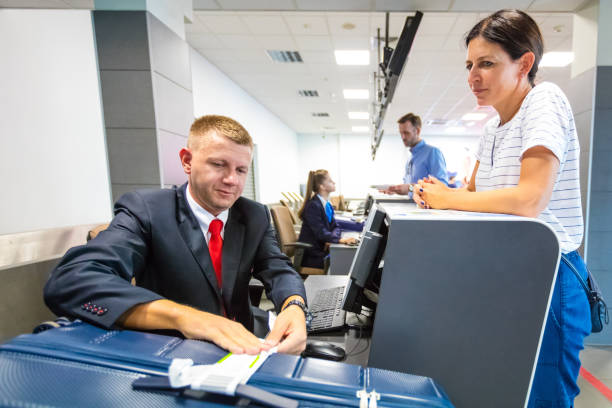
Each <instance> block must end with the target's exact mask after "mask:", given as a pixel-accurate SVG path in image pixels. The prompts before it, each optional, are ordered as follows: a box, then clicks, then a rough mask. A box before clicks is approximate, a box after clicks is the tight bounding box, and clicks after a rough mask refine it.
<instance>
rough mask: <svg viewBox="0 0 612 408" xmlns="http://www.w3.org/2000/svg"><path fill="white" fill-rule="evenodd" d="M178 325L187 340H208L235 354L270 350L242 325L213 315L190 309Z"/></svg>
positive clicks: (182, 316) (180, 318)
mask: <svg viewBox="0 0 612 408" xmlns="http://www.w3.org/2000/svg"><path fill="white" fill-rule="evenodd" d="M302 314H303V313H302ZM177 323H178V327H179V330H180V331H181V333H183V335H184V336H185V337H186V338H188V339H201V340H208V341H211V342H213V343H215V344H216V345H217V346H219V347H221V348H223V349H225V350H228V351H229V352H231V353H234V354H244V353H246V354H258V353H259V352H261V351H262V350H267V349H269V348H270V347H268V346H266V345H265V344H263V343H261V341H260V340H259V339H258V338H257V337H255V335H254V334H253V333H251V332H250V331H248V330H247V329H246V328H245V327H244V326H243V325H242V324H240V323H237V322H234V321H232V320H229V319H226V318H225V317H222V316H218V315H215V314H212V313H206V312H202V311H199V310H196V309H191V308H190V310H187V311H185V312H184V313H183V314H182V315H181V316H180V317H179V319H178V321H177Z"/></svg>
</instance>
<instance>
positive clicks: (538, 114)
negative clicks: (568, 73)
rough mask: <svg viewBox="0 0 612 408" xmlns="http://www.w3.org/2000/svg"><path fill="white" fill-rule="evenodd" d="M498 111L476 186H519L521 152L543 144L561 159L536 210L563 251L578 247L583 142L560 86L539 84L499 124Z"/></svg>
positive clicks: (482, 149) (483, 141)
mask: <svg viewBox="0 0 612 408" xmlns="http://www.w3.org/2000/svg"><path fill="white" fill-rule="evenodd" d="M499 120H500V119H499V116H497V117H495V118H493V119H491V120H490V121H489V122H488V123H487V124H486V126H485V131H484V134H483V136H482V137H481V138H480V145H479V147H478V152H477V154H476V159H477V160H479V161H480V164H479V166H478V172H477V173H476V191H486V190H494V189H500V188H505V187H512V186H516V185H517V184H518V181H519V176H520V172H521V159H522V156H523V153H525V151H527V150H528V149H530V148H532V147H534V146H544V147H546V148H547V149H549V150H550V151H551V152H552V153H553V154H554V155H555V156H557V158H558V159H559V163H560V164H559V172H558V173H557V176H556V180H555V185H554V187H553V192H552V195H551V197H550V201H549V202H548V205H547V206H546V208H545V209H544V210H543V211H542V212H541V213H540V215H539V216H538V218H539V219H541V220H542V221H544V222H546V223H547V224H548V225H549V226H550V227H551V228H552V229H553V230H554V231H555V233H556V234H557V238H558V239H559V243H560V246H561V252H562V253H568V252H571V251H574V250H576V249H577V248H578V247H579V246H580V243H581V242H582V235H583V230H584V228H583V222H582V206H581V200H580V177H579V160H578V159H579V157H580V146H579V144H578V137H577V135H576V126H575V125H574V115H573V114H572V109H571V107H570V104H569V102H568V100H567V98H566V97H565V95H564V94H563V91H561V89H560V88H559V87H558V86H557V85H555V84H553V83H550V82H543V83H541V84H538V85H537V86H535V87H534V88H533V89H532V90H531V91H530V92H529V93H528V94H527V96H526V97H525V99H524V100H523V103H522V104H521V107H520V109H519V111H518V112H517V113H516V115H514V117H513V118H512V120H510V121H509V122H508V123H505V124H504V125H503V126H499Z"/></svg>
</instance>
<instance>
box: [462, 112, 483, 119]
mask: <svg viewBox="0 0 612 408" xmlns="http://www.w3.org/2000/svg"><path fill="white" fill-rule="evenodd" d="M486 117H487V114H486V113H475V112H470V113H466V114H465V115H463V116H462V117H461V120H483V119H484V118H486Z"/></svg>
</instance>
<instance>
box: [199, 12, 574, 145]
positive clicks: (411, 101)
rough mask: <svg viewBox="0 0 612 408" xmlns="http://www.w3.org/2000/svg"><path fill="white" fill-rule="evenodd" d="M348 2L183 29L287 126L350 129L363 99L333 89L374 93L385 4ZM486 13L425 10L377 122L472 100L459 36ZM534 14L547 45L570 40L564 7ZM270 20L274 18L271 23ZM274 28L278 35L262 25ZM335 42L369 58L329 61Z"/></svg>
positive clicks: (219, 17)
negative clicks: (360, 8)
mask: <svg viewBox="0 0 612 408" xmlns="http://www.w3.org/2000/svg"><path fill="white" fill-rule="evenodd" d="M330 1H331V2H333V3H335V2H334V1H333V0H330ZM492 2H493V4H497V3H499V2H497V0H492ZM406 3H410V4H413V3H414V2H406ZM468 3H469V2H465V1H455V2H454V3H453V4H455V5H456V6H464V7H467V6H466V5H467V4H468ZM447 5H448V4H447ZM334 7H337V5H336V6H334ZM332 10H333V9H332ZM352 11H353V12H343V13H338V12H333V11H332V12H318V13H316V12H296V11H289V12H275V11H267V12H246V11H236V12H221V13H219V12H197V13H196V19H195V21H194V24H193V25H192V27H190V28H189V29H188V30H187V38H188V41H189V42H190V43H192V44H193V45H194V47H195V48H196V49H198V51H199V52H201V53H202V54H203V55H204V56H205V57H208V58H209V59H210V60H211V61H212V62H213V63H214V64H216V65H217V66H219V68H220V69H221V70H222V71H225V72H226V73H227V74H228V76H230V77H231V78H232V79H233V80H234V81H235V82H236V83H238V84H239V85H240V86H242V87H243V88H244V89H245V90H246V91H247V92H249V93H250V94H251V95H253V97H255V98H256V99H257V100H259V101H261V102H262V104H264V106H266V107H268V108H269V109H270V110H271V111H272V112H274V113H275V114H276V115H278V116H279V117H280V118H281V119H282V120H283V121H285V123H287V124H288V126H290V127H292V128H293V129H294V130H295V131H296V132H301V133H317V132H319V133H320V132H348V133H350V132H351V125H355V124H363V123H364V122H366V123H367V121H363V120H361V121H357V120H350V119H348V116H347V112H349V111H368V112H371V110H372V102H371V101H372V99H370V100H345V99H344V98H343V96H342V90H343V89H355V88H357V89H359V88H361V89H368V90H370V92H371V95H373V93H374V92H373V91H374V85H373V82H372V81H373V72H374V71H375V70H376V61H375V60H376V41H374V39H373V33H374V32H375V28H376V27H377V26H380V27H381V28H384V22H385V13H382V12H367V13H360V12H355V9H352ZM488 14H489V13H488V12H482V13H475V12H469V13H468V12H466V13H462V12H447V13H425V18H424V20H423V25H422V26H421V27H420V28H419V31H418V33H417V39H416V40H415V43H414V45H413V49H412V50H411V52H410V55H409V59H408V62H407V63H406V65H405V67H404V72H403V75H402V78H401V80H400V82H399V84H398V87H397V89H396V92H395V96H394V101H393V103H392V104H391V105H390V106H389V109H388V113H387V116H386V119H385V123H384V128H385V129H388V131H389V132H395V133H396V132H397V124H396V120H397V118H398V117H400V116H401V115H403V114H405V113H406V112H409V111H414V112H415V113H417V114H420V115H422V116H423V117H424V118H428V119H439V118H445V119H448V120H451V121H452V120H454V121H458V120H460V118H461V116H462V115H463V114H465V113H466V112H469V111H471V110H473V109H474V108H475V107H476V103H475V100H474V97H473V95H472V94H471V92H470V91H469V88H468V86H467V76H466V72H465V68H464V64H465V54H466V51H465V47H464V45H463V35H464V33H465V32H466V31H468V30H469V29H470V28H471V27H472V26H473V24H475V23H476V22H477V21H478V19H479V18H482V17H485V16H487V15H488ZM408 15H412V13H411V12H401V13H391V15H390V30H389V35H390V37H391V39H392V40H393V37H397V36H398V35H399V31H400V30H401V28H402V25H403V22H404V20H405V18H406V16H408ZM534 17H535V19H536V20H538V21H539V22H540V23H541V25H542V31H543V33H544V35H545V37H546V40H545V41H546V44H547V47H548V48H549V49H553V48H554V49H565V48H567V49H569V48H570V47H571V24H572V16H571V15H570V14H563V13H543V12H538V13H534ZM247 21H248V23H247ZM238 22H242V27H241V28H235V27H233V28H228V27H227V25H228V24H237V23H238ZM347 23H348V24H349V27H350V26H351V25H354V27H353V28H352V29H350V30H347V29H345V28H342V25H343V24H347ZM271 25H277V27H275V28H271V27H269V26H271ZM234 31H241V32H234ZM242 31H244V32H242ZM275 32H279V33H281V32H282V34H270V33H275ZM383 35H384V30H383ZM391 46H395V42H391ZM372 47H374V48H372ZM270 48H275V49H286V50H297V51H299V52H300V53H301V55H302V58H303V60H304V62H303V63H298V64H284V63H275V62H272V61H271V60H270V58H269V57H268V56H267V55H266V54H265V49H270ZM334 49H369V50H371V52H372V54H371V57H372V58H371V63H370V65H366V66H338V65H337V64H336V63H335V58H334V53H333V51H334ZM568 72H569V70H566V71H563V70H559V69H549V70H541V72H540V74H539V77H538V79H539V80H540V79H543V80H549V79H552V80H555V81H558V80H563V78H565V77H566V76H568V75H569V74H568ZM299 89H316V90H317V91H318V92H319V97H318V98H304V97H300V96H299V95H298V90H299ZM371 98H373V96H372V97H371ZM313 112H327V113H329V115H330V116H329V117H325V118H315V117H313V116H312V113H313ZM480 126H481V125H480V124H475V125H474V126H473V127H472V128H470V130H469V131H470V132H472V131H478V129H480ZM329 128H332V129H334V130H329ZM324 129H327V130H324ZM432 129H433V128H432ZM436 129H439V128H436ZM427 131H429V130H427V128H426V129H424V132H427ZM438 131H439V130H438Z"/></svg>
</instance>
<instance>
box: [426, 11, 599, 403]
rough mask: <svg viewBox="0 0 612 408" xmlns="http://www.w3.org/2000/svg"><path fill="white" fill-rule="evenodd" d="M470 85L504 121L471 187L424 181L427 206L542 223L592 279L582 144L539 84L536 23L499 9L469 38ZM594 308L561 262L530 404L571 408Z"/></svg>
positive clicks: (487, 136)
mask: <svg viewBox="0 0 612 408" xmlns="http://www.w3.org/2000/svg"><path fill="white" fill-rule="evenodd" d="M465 44H466V46H467V59H466V68H467V70H468V84H469V86H470V88H471V90H472V92H473V93H474V95H475V96H476V99H477V101H478V104H479V105H490V106H493V107H494V108H495V110H496V111H497V114H498V115H497V116H496V117H495V118H494V119H492V120H491V121H490V122H489V123H487V125H486V126H485V131H484V134H483V136H482V137H481V139H480V146H479V148H478V153H477V155H476V157H477V162H476V166H475V168H474V172H473V174H472V178H471V180H470V183H469V185H468V187H467V189H460V190H453V189H449V188H448V187H446V186H445V185H444V184H443V183H441V182H439V181H437V180H435V179H433V178H432V179H430V180H421V181H420V182H419V186H418V188H415V201H416V202H417V204H418V205H420V206H421V207H431V208H440V209H456V210H465V211H479V212H492V213H506V214H516V215H522V216H527V217H537V218H539V219H540V220H542V221H544V222H546V223H547V224H548V225H549V226H550V227H551V228H552V229H553V230H554V231H555V233H556V235H557V237H558V239H559V243H560V246H561V252H562V253H563V254H564V256H565V257H567V258H568V259H569V261H570V262H571V263H572V264H573V265H574V266H575V267H576V269H577V270H578V271H579V272H580V274H581V275H582V277H583V278H584V279H585V280H586V277H587V272H586V267H585V264H584V261H583V260H582V258H581V257H580V255H579V254H578V252H577V251H576V249H578V247H579V246H580V243H581V242H582V236H583V222H582V208H581V200H580V183H579V181H580V179H579V174H578V169H579V166H578V158H579V156H580V154H579V145H578V138H577V136H576V128H575V125H574V118H573V114H572V110H571V108H570V105H569V102H568V100H567V98H566V97H565V95H564V94H563V92H562V91H561V90H560V89H559V87H557V86H556V85H554V84H552V83H547V82H543V83H540V84H537V85H535V83H534V79H535V75H536V72H537V70H538V64H539V62H540V59H541V58H542V53H543V44H542V35H541V34H540V30H539V29H538V26H537V24H536V23H535V22H534V21H533V19H532V18H531V17H529V16H528V15H527V14H525V13H524V12H522V11H519V10H501V11H498V12H496V13H494V14H492V15H490V16H489V17H486V18H485V19H483V20H481V21H480V22H479V23H478V24H476V25H475V26H474V28H472V30H471V31H470V32H469V33H468V35H467V37H466V40H465ZM589 313H590V311H589V305H588V300H587V297H586V294H585V292H584V290H583V288H582V287H581V286H580V283H579V282H578V280H577V278H576V277H575V276H574V274H573V273H572V271H571V270H570V269H569V267H568V266H566V265H565V264H564V262H560V265H559V270H558V273H557V282H556V284H555V288H554V292H553V297H552V302H551V305H550V309H549V312H548V319H547V321H546V328H545V331H544V338H543V340H542V345H541V349H540V355H539V358H538V363H537V366H536V373H535V377H534V382H533V386H532V390H531V396H530V399H529V405H528V406H529V407H534V408H537V407H559V408H561V407H571V406H572V405H573V401H574V397H575V396H576V395H578V393H579V392H580V390H579V388H578V386H577V384H576V380H577V378H578V372H579V369H580V360H579V358H578V354H579V352H580V350H581V349H582V348H583V339H584V337H586V336H587V335H588V334H589V333H590V331H591V322H590V316H589Z"/></svg>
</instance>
